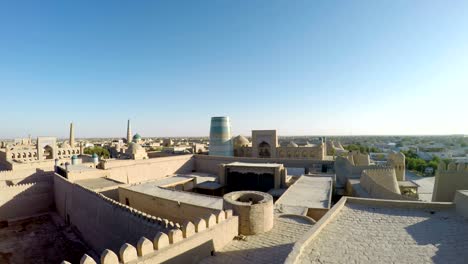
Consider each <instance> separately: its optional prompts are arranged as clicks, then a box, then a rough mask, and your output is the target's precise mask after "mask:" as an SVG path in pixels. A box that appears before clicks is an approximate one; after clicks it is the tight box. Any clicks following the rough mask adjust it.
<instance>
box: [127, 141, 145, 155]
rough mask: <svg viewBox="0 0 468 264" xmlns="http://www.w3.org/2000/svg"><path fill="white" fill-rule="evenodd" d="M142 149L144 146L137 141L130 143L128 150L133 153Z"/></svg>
mask: <svg viewBox="0 0 468 264" xmlns="http://www.w3.org/2000/svg"><path fill="white" fill-rule="evenodd" d="M141 149H143V147H142V146H140V144H137V143H135V142H132V143H130V145H129V146H128V152H130V153H132V154H136V153H138V151H140V150H141Z"/></svg>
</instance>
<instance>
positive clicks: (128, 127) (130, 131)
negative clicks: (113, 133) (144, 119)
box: [127, 119, 132, 144]
mask: <svg viewBox="0 0 468 264" xmlns="http://www.w3.org/2000/svg"><path fill="white" fill-rule="evenodd" d="M130 142H132V126H131V125H130V119H129V120H128V124H127V144H130Z"/></svg>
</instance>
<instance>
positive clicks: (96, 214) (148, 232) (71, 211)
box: [54, 174, 175, 252]
mask: <svg viewBox="0 0 468 264" xmlns="http://www.w3.org/2000/svg"><path fill="white" fill-rule="evenodd" d="M54 193H55V205H56V210H57V212H58V214H59V215H60V216H61V217H62V218H63V219H65V222H67V223H69V224H71V225H73V226H75V227H76V228H77V229H78V231H79V232H80V234H81V236H82V237H83V240H84V241H85V242H86V243H87V244H88V245H90V246H91V247H92V248H93V249H94V250H95V251H97V252H102V251H103V250H104V249H106V248H109V249H111V250H118V249H119V248H120V246H121V245H122V244H124V243H126V242H129V243H136V242H137V241H138V239H140V238H141V237H142V236H150V237H153V236H155V235H156V234H157V233H158V232H168V231H169V230H171V229H173V228H175V225H174V224H173V223H170V221H169V220H167V219H161V218H157V217H156V216H150V215H147V214H145V213H143V212H140V211H138V210H136V209H134V208H130V207H128V206H125V205H123V204H120V203H118V202H116V201H115V200H112V199H110V198H108V197H106V196H104V195H102V194H99V193H96V192H94V191H92V190H89V189H86V188H84V187H82V186H80V185H78V184H74V183H72V182H70V181H68V180H67V179H65V178H63V177H62V176H59V175H58V174H55V175H54Z"/></svg>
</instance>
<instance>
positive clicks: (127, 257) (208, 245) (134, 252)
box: [81, 210, 239, 264]
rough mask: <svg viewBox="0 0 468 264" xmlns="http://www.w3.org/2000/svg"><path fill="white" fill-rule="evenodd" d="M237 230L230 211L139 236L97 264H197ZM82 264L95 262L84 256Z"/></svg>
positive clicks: (105, 252) (103, 254) (230, 239)
mask: <svg viewBox="0 0 468 264" xmlns="http://www.w3.org/2000/svg"><path fill="white" fill-rule="evenodd" d="M238 226H239V218H238V217H237V216H233V215H232V210H226V211H221V212H220V213H219V215H216V216H215V215H209V216H206V217H204V218H200V219H198V220H197V221H195V222H187V223H185V224H184V225H183V226H181V228H180V229H173V230H171V231H169V232H167V233H159V234H157V235H156V236H142V237H141V238H140V239H139V240H138V242H136V243H129V242H128V243H125V244H122V245H121V247H120V248H119V249H118V250H117V251H113V250H105V251H103V252H102V254H101V259H100V260H101V262H100V263H106V264H119V263H135V264H136V263H139V264H143V263H145V264H149V263H165V264H179V263H199V262H200V261H201V260H202V259H204V258H206V257H209V256H210V255H211V254H212V252H216V251H218V250H220V249H222V248H223V247H224V246H225V245H227V244H228V243H230V242H231V241H232V240H233V238H234V237H235V236H237V234H238V229H239V227H238ZM84 260H86V261H87V262H83V261H84ZM81 261H82V262H81V263H89V264H92V263H96V262H97V260H93V259H92V258H91V257H89V256H88V255H84V256H83V258H82V259H81Z"/></svg>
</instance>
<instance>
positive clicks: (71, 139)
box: [69, 123, 75, 147]
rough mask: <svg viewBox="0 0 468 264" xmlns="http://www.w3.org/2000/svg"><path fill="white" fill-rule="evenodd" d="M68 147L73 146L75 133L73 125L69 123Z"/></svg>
mask: <svg viewBox="0 0 468 264" xmlns="http://www.w3.org/2000/svg"><path fill="white" fill-rule="evenodd" d="M69 143H70V147H74V146H75V131H74V130H73V123H70V142H69Z"/></svg>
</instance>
